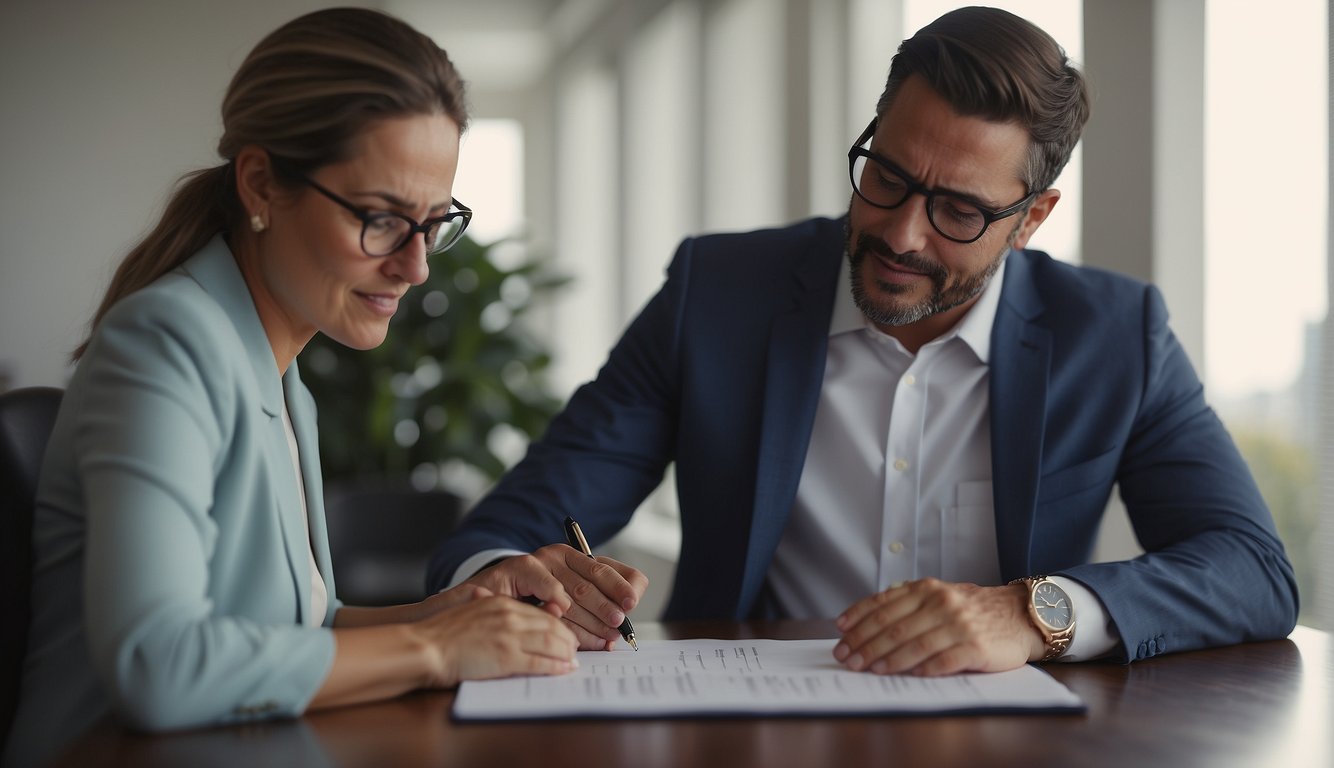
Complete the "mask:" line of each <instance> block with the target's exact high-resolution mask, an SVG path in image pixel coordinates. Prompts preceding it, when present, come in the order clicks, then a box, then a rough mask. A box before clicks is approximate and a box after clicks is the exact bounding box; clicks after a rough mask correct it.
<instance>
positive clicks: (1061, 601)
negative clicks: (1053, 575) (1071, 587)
mask: <svg viewBox="0 0 1334 768" xmlns="http://www.w3.org/2000/svg"><path fill="white" fill-rule="evenodd" d="M1010 583H1011V584H1023V585H1024V587H1025V588H1026V589H1027V590H1028V618H1029V620H1030V621H1032V622H1033V626H1035V627H1037V628H1038V632H1041V633H1042V642H1043V643H1045V644H1046V646H1047V652H1046V654H1044V655H1043V657H1042V660H1043V661H1050V660H1052V659H1054V658H1056V657H1057V656H1060V655H1061V654H1063V653H1065V651H1066V649H1067V648H1069V647H1070V641H1071V640H1073V639H1074V637H1075V606H1074V603H1072V602H1071V601H1070V596H1069V595H1067V594H1066V593H1065V590H1064V589H1061V587H1060V585H1058V584H1057V583H1056V582H1054V581H1052V580H1051V579H1049V578H1047V577H1046V576H1026V577H1024V578H1022V579H1015V580H1014V581H1012V582H1010Z"/></svg>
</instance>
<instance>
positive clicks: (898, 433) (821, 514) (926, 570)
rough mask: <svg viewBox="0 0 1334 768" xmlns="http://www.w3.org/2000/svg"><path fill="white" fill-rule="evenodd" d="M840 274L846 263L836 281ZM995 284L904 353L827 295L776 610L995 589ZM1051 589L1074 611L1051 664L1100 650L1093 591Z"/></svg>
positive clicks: (845, 277) (1106, 639) (828, 612)
mask: <svg viewBox="0 0 1334 768" xmlns="http://www.w3.org/2000/svg"><path fill="white" fill-rule="evenodd" d="M849 272H850V270H849V267H848V264H847V262H846V260H845V261H844V264H843V270H842V274H841V276H840V285H841V286H849V285H850V283H849ZM1000 278H1001V273H998V274H997V277H996V279H993V280H991V281H990V283H989V284H988V285H987V287H986V288H985V289H984V290H983V291H982V294H981V295H980V296H979V297H978V300H977V303H976V304H974V305H973V307H972V308H971V309H970V310H969V311H968V313H967V314H965V315H964V317H963V319H961V320H960V321H959V323H958V324H957V325H956V326H955V327H954V328H952V329H951V330H950V331H948V332H947V333H945V334H943V335H942V336H940V337H939V338H937V339H934V340H932V341H931V342H929V343H927V344H925V345H923V346H922V348H921V349H920V350H918V352H917V354H916V355H913V354H912V353H910V352H908V350H907V349H905V348H904V347H903V345H902V344H900V343H899V342H898V340H897V339H895V338H893V337H892V336H889V335H887V334H885V333H883V332H881V331H880V330H879V329H877V328H876V327H875V326H874V325H873V324H871V323H870V322H869V321H868V320H867V319H866V317H865V316H864V315H863V314H862V313H861V311H860V310H858V309H857V306H856V304H855V303H854V302H853V299H852V294H851V291H850V290H849V289H846V288H845V289H841V290H840V291H839V294H838V297H837V298H836V299H835V305H834V312H833V316H832V318H831V320H830V326H829V349H828V352H827V355H826V364H825V373H824V383H823V385H822V387H821V390H820V402H819V405H818V407H817V409H816V414H815V424H814V426H813V429H812V433H811V441H810V446H809V447H808V449H807V451H806V462H805V465H804V467H803V469H802V474H801V482H800V485H799V487H798V489H797V498H796V501H795V503H794V504H793V507H792V513H791V517H790V518H789V519H788V523H787V528H786V530H785V531H784V532H783V537H782V539H781V541H780V542H779V544H778V549H777V551H776V552H775V554H774V559H773V563H772V564H771V565H770V567H769V574H768V583H769V587H770V589H771V590H772V592H773V596H774V598H775V599H776V600H777V602H778V605H779V607H780V609H781V612H782V613H783V615H786V616H790V617H793V618H831V617H833V616H837V615H838V614H839V613H841V612H842V611H843V610H844V609H846V608H847V607H848V606H850V605H851V604H852V603H853V602H855V601H856V600H858V599H861V598H863V597H866V596H869V595H871V594H874V593H876V592H880V591H882V590H884V589H887V588H889V587H890V586H891V585H893V584H896V583H899V582H902V581H908V580H911V579H919V578H924V577H928V576H933V577H936V578H939V579H942V580H945V581H951V582H971V583H974V584H980V585H984V586H986V585H991V586H994V585H999V584H1001V575H1000V563H999V559H998V555H997V545H996V525H995V513H994V502H993V496H992V487H991V479H992V478H991V472H992V465H991V428H990V418H989V414H990V395H989V390H988V385H989V381H990V375H989V372H990V369H989V367H988V358H989V356H990V352H991V328H992V325H993V323H994V321H995V317H996V308H997V306H998V304H999V301H1000V293H1001V283H1002V280H1001V279H1000ZM1057 581H1058V582H1059V583H1060V585H1061V586H1062V587H1063V588H1064V589H1065V590H1066V592H1067V593H1068V594H1069V595H1070V597H1071V600H1072V601H1073V602H1074V604H1075V606H1076V612H1077V614H1078V622H1077V628H1076V632H1075V640H1074V643H1073V644H1072V645H1071V648H1070V650H1069V651H1068V652H1067V654H1066V655H1065V656H1064V657H1063V658H1066V659H1071V660H1075V659H1082V658H1092V657H1093V656H1095V655H1100V654H1102V653H1104V652H1106V651H1108V650H1111V649H1112V648H1113V647H1114V646H1115V640H1114V638H1113V636H1112V635H1111V634H1110V632H1109V631H1108V629H1109V628H1108V627H1107V623H1108V622H1107V617H1106V613H1105V610H1104V609H1103V608H1102V605H1101V603H1100V602H1099V601H1098V599H1097V597H1096V596H1094V595H1093V594H1092V593H1091V592H1090V591H1089V590H1088V589H1087V588H1085V587H1083V585H1081V584H1079V583H1078V582H1074V581H1072V580H1070V579H1065V578H1059V577H1058V578H1057Z"/></svg>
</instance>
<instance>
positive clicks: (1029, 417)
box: [990, 251, 1051, 581]
mask: <svg viewBox="0 0 1334 768" xmlns="http://www.w3.org/2000/svg"><path fill="white" fill-rule="evenodd" d="M1044 309H1045V306H1044V304H1043V301H1042V299H1041V297H1040V296H1039V295H1038V293H1037V291H1036V289H1035V288H1034V285H1033V278H1032V269H1031V264H1030V262H1029V257H1028V256H1027V254H1024V253H1023V252H1022V251H1015V252H1012V253H1011V254H1010V256H1009V258H1008V259H1006V267H1005V283H1004V284H1003V286H1002V290H1001V301H1000V308H999V309H998V311H997V313H996V323H995V325H994V326H993V327H992V332H991V390H990V391H991V465H992V491H993V496H994V500H995V516H996V545H997V547H998V548H999V550H1000V567H1001V577H1002V578H1003V579H1005V580H1007V581H1008V580H1010V579H1014V578H1018V577H1020V576H1026V575H1030V573H1029V554H1030V551H1031V548H1032V536H1033V525H1034V520H1033V518H1034V513H1035V512H1036V502H1037V490H1038V479H1039V477H1040V476H1041V473H1042V436H1043V434H1044V429H1045V425H1046V413H1047V386H1048V379H1049V375H1050V372H1051V332H1050V331H1049V330H1048V329H1047V328H1045V327H1043V326H1042V325H1041V324H1039V323H1038V322H1037V319H1038V318H1039V317H1040V316H1041V314H1042V313H1043V311H1044Z"/></svg>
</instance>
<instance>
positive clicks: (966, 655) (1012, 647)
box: [834, 579, 1033, 675]
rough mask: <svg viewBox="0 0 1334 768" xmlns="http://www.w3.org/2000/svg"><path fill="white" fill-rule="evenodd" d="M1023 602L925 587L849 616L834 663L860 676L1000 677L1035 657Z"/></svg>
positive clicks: (1001, 590) (896, 592) (971, 590)
mask: <svg viewBox="0 0 1334 768" xmlns="http://www.w3.org/2000/svg"><path fill="white" fill-rule="evenodd" d="M1022 599H1023V596H1022V595H1021V594H1019V593H1018V592H1016V591H1015V590H1013V589H1011V588H1008V587H978V586H976V585H973V584H950V583H947V582H943V581H939V580H937V579H922V580H919V581H913V582H908V583H906V584H902V585H897V586H895V587H891V588H890V589H887V590H885V591H884V592H881V593H879V594H876V595H872V596H871V597H868V598H866V599H864V600H861V601H859V602H857V603H856V604H855V605H853V606H852V607H850V608H848V610H847V611H845V612H844V613H843V614H842V615H841V616H839V618H838V620H837V624H838V627H839V629H840V630H841V631H842V632H843V637H842V639H841V640H840V641H839V642H838V644H837V645H836V646H835V647H834V658H835V659H836V660H838V661H839V662H841V663H842V664H843V665H844V666H845V667H847V668H848V669H851V670H855V671H870V672H873V673H876V674H901V673H910V674H915V675H944V674H955V673H958V672H965V671H1000V670H1004V669H1013V668H1015V667H1018V666H1021V665H1022V664H1024V663H1025V662H1026V661H1027V660H1028V657H1029V653H1030V649H1029V645H1030V643H1029V637H1028V636H1029V635H1030V634H1031V633H1032V631H1033V630H1032V629H1031V628H1030V627H1029V625H1028V622H1027V618H1026V615H1025V614H1024V612H1023V611H1022Z"/></svg>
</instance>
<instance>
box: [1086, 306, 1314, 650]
mask: <svg viewBox="0 0 1334 768" xmlns="http://www.w3.org/2000/svg"><path fill="white" fill-rule="evenodd" d="M1143 291H1144V295H1143V297H1142V298H1143V301H1142V302H1141V303H1140V306H1141V307H1142V308H1143V312H1144V315H1143V326H1142V327H1143V328H1144V329H1145V333H1144V335H1143V337H1142V341H1141V343H1142V344H1143V349H1142V350H1140V351H1138V354H1137V357H1139V358H1140V359H1142V360H1144V361H1146V364H1145V366H1144V368H1143V372H1144V373H1143V375H1144V380H1143V385H1142V389H1141V390H1140V391H1141V393H1142V395H1141V397H1142V399H1141V401H1140V403H1139V407H1138V411H1137V413H1136V416H1135V418H1134V421H1133V424H1132V425H1131V427H1130V430H1129V433H1128V436H1127V438H1126V444H1125V449H1124V451H1123V452H1122V454H1121V456H1120V460H1119V467H1118V469H1117V482H1118V483H1119V487H1120V493H1121V498H1122V500H1123V501H1124V502H1125V505H1126V509H1127V512H1128V513H1129V517H1130V520H1131V523H1132V525H1133V526H1134V530H1135V533H1136V535H1137V537H1138V539H1139V542H1140V545H1141V546H1142V547H1143V548H1144V550H1145V554H1143V555H1142V556H1140V557H1138V558H1136V559H1134V560H1131V561H1129V562H1124V563H1102V564H1089V565H1081V566H1077V567H1072V568H1066V569H1063V570H1062V571H1061V572H1062V573H1063V574H1065V575H1067V576H1070V577H1071V578H1075V579H1077V580H1079V581H1081V582H1083V583H1084V584H1086V585H1087V586H1089V587H1090V588H1091V589H1092V590H1093V591H1094V592H1095V593H1096V594H1097V595H1098V597H1099V598H1100V599H1101V600H1102V602H1103V604H1104V605H1105V606H1106V608H1107V610H1108V612H1109V614H1110V616H1111V618H1112V620H1113V621H1114V623H1115V625H1116V629H1117V631H1118V633H1119V635H1120V638H1121V643H1122V648H1121V659H1122V661H1132V660H1135V659H1142V658H1147V657H1150V656H1153V655H1156V654H1158V653H1163V652H1166V651H1182V650H1189V649H1193V648H1204V647H1210V646H1218V645H1227V644H1232V643H1238V642H1245V641H1253V640H1266V639H1273V638H1279V637H1284V636H1286V635H1287V634H1288V633H1289V632H1291V630H1292V628H1293V626H1294V624H1295V622H1296V616H1297V590H1296V583H1295V580H1294V577H1293V572H1292V566H1291V564H1290V563H1289V561H1288V559H1287V556H1286V555H1285V553H1284V550H1283V545H1282V542H1281V541H1280V540H1279V538H1278V534H1277V531H1276V529H1275V526H1274V521H1273V518H1272V516H1271V515H1270V513H1269V510H1268V508H1267V506H1266V505H1265V502H1264V499H1263V498H1262V497H1261V496H1260V492H1259V490H1258V488H1257V487H1256V485H1255V482H1254V480H1253V479H1252V477H1251V474H1250V471H1249V469H1248V468H1247V466H1246V463H1245V461H1244V460H1243V458H1242V457H1241V454H1240V452H1239V451H1238V450H1237V448H1236V446H1235V444H1234V443H1233V441H1232V439H1231V437H1230V436H1229V435H1228V433H1227V430H1226V429H1225V428H1224V426H1223V424H1222V423H1221V422H1220V421H1219V419H1218V417H1217V415H1216V414H1215V413H1214V411H1213V410H1212V409H1211V408H1210V407H1209V406H1208V405H1207V404H1206V402H1205V399H1204V390H1203V387H1202V385H1201V384H1200V381H1199V379H1198V377H1197V376H1196V374H1195V371H1194V369H1193V368H1192V366H1191V364H1190V361H1189V359H1188V358H1187V357H1186V354H1185V351H1184V350H1183V349H1182V348H1181V346H1180V344H1179V343H1178V342H1177V340H1176V338H1175V336H1174V335H1173V334H1172V332H1171V331H1170V330H1169V328H1168V325H1167V310H1166V307H1165V306H1164V304H1163V301H1162V297H1161V295H1160V294H1159V293H1158V291H1157V289H1155V288H1153V287H1152V286H1146V287H1144V288H1143Z"/></svg>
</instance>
